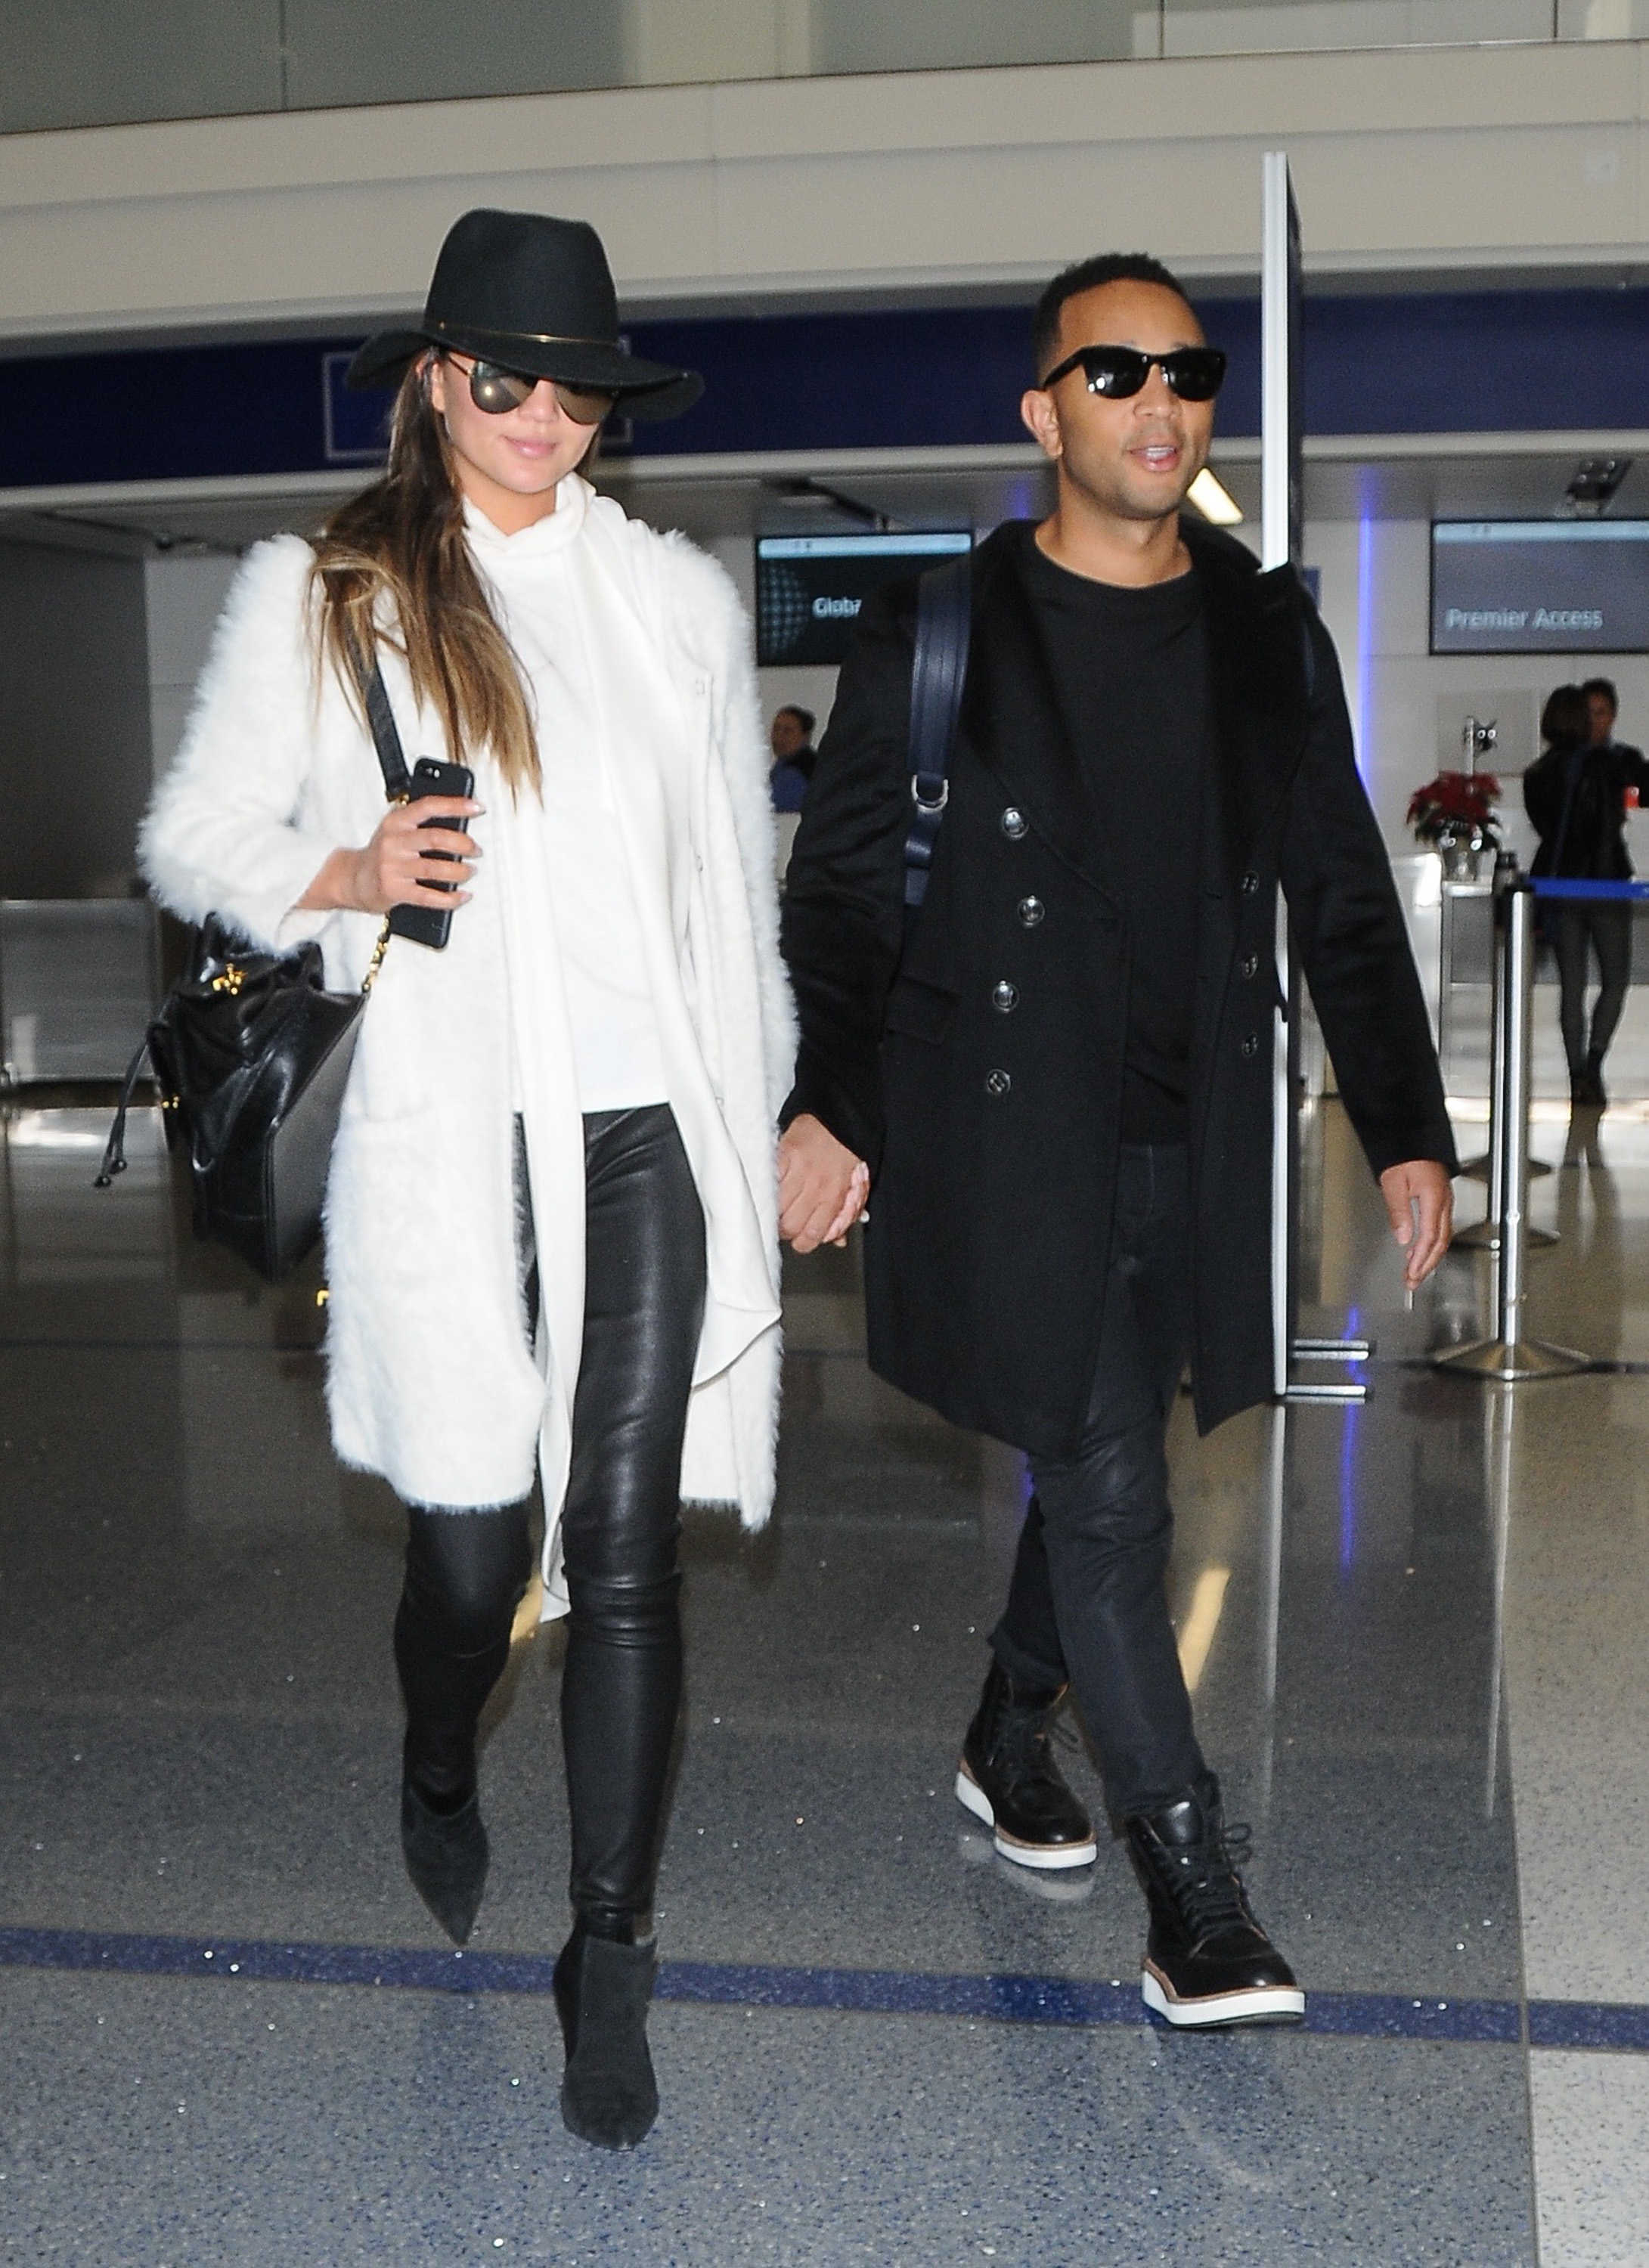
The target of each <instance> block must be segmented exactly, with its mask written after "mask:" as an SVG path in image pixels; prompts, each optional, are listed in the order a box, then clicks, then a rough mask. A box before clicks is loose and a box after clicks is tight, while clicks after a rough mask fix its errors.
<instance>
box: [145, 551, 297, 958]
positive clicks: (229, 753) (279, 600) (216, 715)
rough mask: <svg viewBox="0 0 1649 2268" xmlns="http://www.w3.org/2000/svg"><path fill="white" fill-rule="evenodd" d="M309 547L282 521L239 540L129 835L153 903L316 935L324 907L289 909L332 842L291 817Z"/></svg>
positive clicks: (291, 938)
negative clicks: (199, 662)
mask: <svg viewBox="0 0 1649 2268" xmlns="http://www.w3.org/2000/svg"><path fill="white" fill-rule="evenodd" d="M312 559H313V553H312V552H311V550H310V548H309V546H308V544H307V543H306V542H305V541H303V539H302V537H300V536H296V535H282V536H277V537H276V538H275V539H274V540H273V541H269V542H267V543H260V544H258V545H256V546H255V547H254V549H253V550H252V551H251V552H249V553H248V554H247V558H246V561H245V563H243V565H242V566H241V569H240V571H239V574H238V575H237V576H236V578H235V579H234V582H233V584H232V585H231V587H230V593H229V597H228V600H227V602H226V603H225V608H224V611H223V614H222V615H221V616H220V617H219V619H218V623H217V632H216V634H215V636H214V637H213V640H212V648H211V654H210V659H209V660H208V662H207V665H206V667H205V669H204V671H203V672H202V675H201V680H200V683H199V685H198V687H197V688H196V690H195V704H194V707H193V709H192V711H191V712H190V716H189V721H188V728H187V730H186V732H185V733H184V737H183V743H182V746H181V747H180V750H179V752H178V756H177V760H176V762H174V763H173V766H172V769H171V770H170V771H169V772H168V773H167V774H166V778H165V779H164V780H163V781H162V783H161V784H160V786H159V788H158V791H157V792H156V795H155V798H154V800H153V802H152V803H151V806H150V809H149V814H148V817H147V818H146V819H145V821H144V825H143V828H142V832H141V834H140V836H139V838H138V858H139V862H140V864H141V865H142V868H143V871H144V875H145V877H146V878H147V880H148V881H149V883H150V884H151V887H152V888H153V890H154V893H155V895H156V896H157V897H158V899H159V900H160V901H161V902H162V904H164V905H166V906H167V907H169V908H170V909H171V910H172V911H173V913H174V914H177V915H178V916H179V917H180V918H181V919H183V920H184V921H190V922H198V921H201V920H202V919H203V918H204V917H205V916H206V915H207V914H209V913H217V914H219V915H221V916H222V917H224V919H225V920H226V921H228V922H229V923H230V924H232V926H233V927H234V928H236V929H238V930H239V931H241V932H243V933H244V934H245V935H246V937H247V939H249V940H250V941H251V942H252V943H253V944H254V945H260V946H269V947H277V946H278V947H285V946H291V945H292V944H294V943H296V942H297V941H298V939H300V938H302V937H305V936H315V935H318V934H319V933H320V932H321V931H322V930H323V929H324V928H325V927H326V925H327V924H328V921H329V920H330V919H331V918H332V917H331V916H329V915H328V914H324V913H313V912H303V913H299V912H297V911H295V910H294V909H295V908H296V907H297V903H298V899H299V898H301V897H302V896H303V895H304V893H305V892H306V890H307V889H308V887H309V886H310V884H311V883H312V882H313V880H314V878H315V876H316V875H317V874H318V873H320V869H321V867H322V866H323V865H325V863H326V861H327V858H328V856H329V855H330V853H331V852H332V851H334V850H335V849H336V847H337V845H336V843H335V842H334V841H333V840H331V839H330V838H329V836H328V835H327V834H326V833H323V832H321V831H319V830H317V829H316V828H313V825H308V826H306V824H305V814H306V804H307V800H308V799H307V794H306V791H307V789H308V786H309V782H310V773H311V767H312V764H313V751H314V743H315V718H316V713H317V698H318V696H317V686H316V676H315V665H314V660H313V644H312V642H311V636H310V626H309V620H308V614H309V609H308V602H307V601H308V578H309V570H310V564H311V562H312Z"/></svg>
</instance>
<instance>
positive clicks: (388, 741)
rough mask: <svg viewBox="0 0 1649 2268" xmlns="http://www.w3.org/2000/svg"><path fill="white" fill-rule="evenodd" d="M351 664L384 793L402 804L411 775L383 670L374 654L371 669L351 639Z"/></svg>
mask: <svg viewBox="0 0 1649 2268" xmlns="http://www.w3.org/2000/svg"><path fill="white" fill-rule="evenodd" d="M350 668H351V669H353V671H354V672H355V681H356V683H357V685H358V686H359V687H360V689H361V697H362V699H363V700H364V702H365V703H366V721H367V723H368V724H369V725H371V726H372V746H373V747H375V748H376V749H377V751H378V768H379V770H380V771H381V772H382V773H383V775H384V793H385V794H386V796H387V797H388V798H389V800H390V801H391V803H404V802H405V801H406V799H407V798H408V797H409V795H410V793H411V792H412V775H411V774H410V773H409V771H408V770H407V759H406V757H405V756H404V755H402V754H401V734H400V733H398V732H397V731H396V729H395V712H394V710H393V709H392V708H391V707H390V705H389V693H388V689H386V686H385V683H384V673H383V671H382V670H381V669H380V668H379V666H378V659H377V656H376V655H374V656H373V658H372V666H371V668H370V669H369V668H368V666H367V662H366V658H365V656H364V654H363V653H362V652H361V651H360V648H359V647H358V646H357V644H355V642H354V640H353V639H351V640H350Z"/></svg>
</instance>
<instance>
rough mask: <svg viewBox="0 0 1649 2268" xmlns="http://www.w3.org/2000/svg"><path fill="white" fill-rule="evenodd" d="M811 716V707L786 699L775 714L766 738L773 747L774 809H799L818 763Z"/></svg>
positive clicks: (772, 779) (772, 782) (772, 781)
mask: <svg viewBox="0 0 1649 2268" xmlns="http://www.w3.org/2000/svg"><path fill="white" fill-rule="evenodd" d="M814 721H815V719H814V717H813V711H812V710H811V709H803V708H800V707H799V706H798V705H797V703H795V702H793V701H787V702H786V703H785V704H784V707H783V708H782V709H781V710H779V711H778V712H777V715H776V716H775V717H774V719H773V724H772V728H771V730H770V732H769V735H768V739H769V743H770V745H771V747H772V750H773V770H772V774H771V785H772V790H773V808H774V810H775V811H799V810H800V809H801V807H802V799H803V798H804V797H805V796H806V792H807V783H808V781H809V780H810V779H811V778H812V777H813V766H814V764H815V763H817V762H818V761H819V759H818V755H817V753H816V751H815V750H814V747H813V724H814Z"/></svg>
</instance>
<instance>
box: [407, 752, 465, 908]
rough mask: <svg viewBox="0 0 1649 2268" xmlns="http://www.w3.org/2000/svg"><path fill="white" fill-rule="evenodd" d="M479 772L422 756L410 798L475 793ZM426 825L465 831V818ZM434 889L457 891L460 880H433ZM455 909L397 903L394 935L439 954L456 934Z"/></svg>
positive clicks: (431, 821)
mask: <svg viewBox="0 0 1649 2268" xmlns="http://www.w3.org/2000/svg"><path fill="white" fill-rule="evenodd" d="M474 793H475V774H474V772H472V771H471V770H469V767H468V766H467V764H438V763H437V762H436V761H435V759H434V757H433V756H420V757H419V758H418V761H417V762H416V764H415V765H414V766H413V768H412V792H411V795H410V797H409V801H411V802H413V803H416V802H417V801H418V800H419V799H420V798H421V797H423V796H426V795H461V796H464V797H469V796H473V795H474ZM423 824H424V826H425V827H450V828H453V829H454V830H455V831H456V832H457V833H459V834H460V835H461V834H462V833H463V831H464V825H465V822H464V821H462V820H461V819H426V820H425V821H424V822H423ZM446 855H447V854H446V852H445V851H431V852H430V853H429V856H430V857H431V858H445V857H446ZM430 887H431V889H432V890H455V889H457V887H458V885H457V883H456V882H431V885H430ZM452 931H453V909H452V908H451V907H450V906H442V907H436V906H396V907H394V909H392V910H391V913H390V917H389V934H390V935H391V937H409V938H410V939H412V940H413V942H414V944H415V945H428V946H433V947H434V948H435V950H436V951H437V952H439V951H440V949H441V947H442V946H444V945H445V943H446V940H447V939H448V938H449V937H450V936H451V935H452Z"/></svg>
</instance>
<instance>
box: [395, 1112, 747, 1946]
mask: <svg viewBox="0 0 1649 2268" xmlns="http://www.w3.org/2000/svg"><path fill="white" fill-rule="evenodd" d="M584 1133H585V1189H586V1196H585V1205H586V1216H585V1247H586V1278H585V1319H584V1353H583V1359H582V1363H581V1366H580V1369H579V1373H578V1390H577V1393H576V1395H575V1396H574V1401H573V1420H572V1470H571V1478H570V1480H569V1483H568V1489H567V1501H566V1506H565V1508H564V1510H563V1515H562V1541H563V1553H564V1558H565V1565H566V1573H567V1587H568V1591H569V1594H570V1595H571V1614H570V1616H569V1618H568V1628H567V1655H566V1667H565V1669H564V1672H563V1678H562V1703H561V1716H562V1739H563V1747H564V1749H565V1751H566V1763H567V1793H568V1798H569V1801H570V1805H571V1813H572V1883H571V1889H572V1902H573V1904H574V1906H575V1907H576V1908H577V1909H578V1911H579V1912H581V1913H584V1914H585V1915H587V1916H591V1917H593V1918H595V1919H597V1920H598V1922H602V1923H610V1922H612V1921H613V1920H614V1919H615V1918H628V1917H633V1916H636V1915H638V1914H642V1913H644V1912H645V1911H647V1910H648V1909H649V1907H650V1906H651V1905H652V1888H653V1875H654V1872H655V1869H656V1867H657V1862H658V1843H659V1822H660V1817H661V1814H662V1811H663V1807H664V1793H665V1780H666V1773H667V1771H668V1767H669V1759H670V1745H671V1742H672V1740H673V1738H674V1731H675V1720H676V1712H677V1710H678V1708H679V1706H680V1703H681V1616H680V1610H679V1599H678V1594H679V1591H680V1586H681V1578H680V1574H679V1572H678V1570H677V1565H676V1546H677V1541H678V1537H679V1535H680V1531H681V1500H680V1499H681V1440H682V1434H683V1432H684V1430H685V1427H686V1424H687V1404H688V1393H689V1390H690V1388H691V1386H692V1380H693V1364H694V1359H695V1357H696V1353H697V1349H698V1340H699V1329H700V1325H701V1323H702V1321H703V1311H704V1290H705V1258H704V1216H703V1209H702V1207H701V1206H700V1204H699V1200H698V1192H697V1190H696V1188H695V1187H694V1183H693V1175H692V1169H691V1167H689V1165H688V1160H687V1152H685V1150H684V1149H683V1148H682V1146H681V1136H680V1134H679V1133H678V1132H677V1130H676V1124H675V1120H674V1117H673V1116H672V1115H671V1112H670V1109H669V1107H668V1105H667V1104H664V1103H658V1104H654V1105H651V1106H649V1107H647V1108H642V1109H636V1110H615V1111H601V1112H597V1113H594V1114H593V1115H592V1116H587V1117H586V1118H585V1122H584ZM528 1233H529V1234H530V1227H529V1229H528ZM532 1274H533V1271H532V1268H531V1264H530V1259H529V1258H527V1257H526V1256H525V1246H524V1263H523V1268H522V1277H523V1280H524V1282H527V1283H530V1282H531V1281H532ZM530 1572H531V1546H530V1540H529V1532H528V1506H526V1504H525V1503H523V1504H519V1505H508V1506H504V1508H503V1509H502V1510H499V1511H492V1512H474V1511H448V1510H445V1509H439V1508H419V1507H416V1506H415V1507H412V1508H411V1509H410V1511H409V1535H408V1542H407V1574H406V1586H405V1589H404V1591H403V1593H402V1595H401V1608H400V1611H399V1613H398V1614H397V1616H396V1618H395V1661H396V1666H397V1668H399V1670H400V1673H401V1690H402V1691H403V1693H404V1694H405V1696H406V1701H407V1764H408V1769H409V1771H411V1772H412V1774H413V1775H414V1778H415V1779H416V1782H417V1784H418V1786H419V1787H420V1789H421V1790H422V1791H423V1793H425V1794H426V1796H427V1797H428V1798H429V1799H430V1800H432V1801H434V1802H437V1803H446V1804H448V1805H451V1804H454V1803H461V1802H462V1801H463V1800H465V1798H466V1797H467V1794H468V1793H469V1791H470V1789H471V1788H473V1786H475V1726H476V1723H477V1721H478V1719H479V1718H480V1715H481V1711H482V1705H484V1703H485V1701H486V1698H487V1696H488V1694H489V1693H490V1691H491V1690H492V1687H493V1685H494V1684H495V1683H497V1678H498V1675H499V1674H500V1672H501V1671H502V1669H503V1668H504V1661H505V1659H506V1658H507V1655H508V1653H509V1644H510V1625H511V1622H512V1619H513V1616H514V1613H515V1609H516V1607H517V1606H518V1604H519V1602H520V1599H521V1596H522V1594H523V1592H524V1591H525V1589H526V1582H527V1579H528V1576H529V1574H530Z"/></svg>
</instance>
